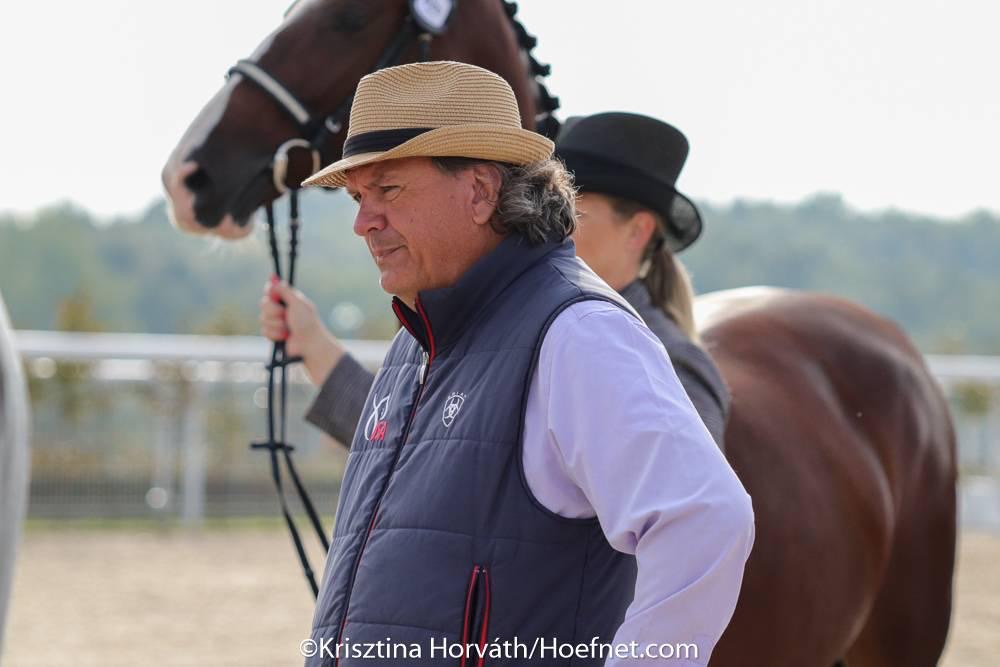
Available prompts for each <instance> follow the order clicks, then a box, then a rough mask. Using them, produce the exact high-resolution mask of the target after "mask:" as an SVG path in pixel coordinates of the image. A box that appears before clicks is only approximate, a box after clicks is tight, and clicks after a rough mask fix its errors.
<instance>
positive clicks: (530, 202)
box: [431, 157, 576, 245]
mask: <svg viewBox="0 0 1000 667" xmlns="http://www.w3.org/2000/svg"><path fill="white" fill-rule="evenodd" d="M431 159H432V160H433V161H434V164H435V165H437V167H438V168H439V169H441V170H442V171H444V172H445V173H449V174H454V173H458V172H460V171H463V170H465V169H469V168H470V167H473V166H475V165H477V164H489V165H492V166H494V167H496V169H497V170H498V171H499V172H500V178H501V184H500V194H499V197H498V200H497V202H496V212H495V213H494V214H493V219H492V220H491V221H490V224H491V225H492V227H493V229H494V230H496V232H497V233H498V234H502V235H505V236H506V235H507V234H520V235H521V236H523V237H524V238H526V239H527V240H528V242H529V243H531V244H532V245H537V244H540V243H544V242H546V241H548V242H555V243H558V242H560V241H563V240H564V239H566V238H568V237H569V236H570V235H571V234H572V233H573V231H574V230H575V229H576V191H575V190H574V189H573V177H572V176H571V175H570V174H569V172H567V171H566V168H565V167H564V166H563V164H562V163H561V162H559V161H558V160H553V159H548V160H543V161H541V162H533V163H531V164H526V165H514V164H508V163H506V162H492V161H489V160H478V159H475V158H464V157H435V158H431Z"/></svg>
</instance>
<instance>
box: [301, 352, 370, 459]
mask: <svg viewBox="0 0 1000 667" xmlns="http://www.w3.org/2000/svg"><path fill="white" fill-rule="evenodd" d="M374 381H375V376H374V375H373V374H372V373H371V371H369V370H368V369H366V368H365V367H364V366H362V365H361V364H360V363H358V360H357V359H355V358H354V357H352V356H351V355H349V354H346V353H345V354H344V356H343V357H341V358H340V361H338V362H337V365H336V366H334V367H333V370H332V371H330V374H329V375H327V376H326V380H324V381H323V386H322V387H320V390H319V393H318V394H316V398H315V399H313V402H312V405H310V406H309V410H307V411H306V421H308V422H309V423H311V424H312V425H314V426H316V427H318V428H319V429H320V430H322V431H324V432H326V433H327V434H328V435H330V436H333V437H334V438H336V439H337V440H338V441H339V442H340V443H341V444H343V445H344V446H345V447H350V446H351V440H352V439H353V438H354V431H355V429H357V427H358V421H360V420H361V413H362V412H363V411H364V408H365V399H366V398H367V397H368V391H369V390H370V389H371V386H372V382H374Z"/></svg>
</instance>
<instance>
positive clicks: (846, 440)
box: [697, 289, 956, 667]
mask: <svg viewBox="0 0 1000 667" xmlns="http://www.w3.org/2000/svg"><path fill="white" fill-rule="evenodd" d="M697 308H698V312H699V315H703V314H704V316H703V317H704V319H702V317H699V323H700V324H703V326H702V327H701V329H702V335H703V337H704V340H705V344H706V345H707V346H708V348H709V350H710V351H711V353H712V356H713V358H714V359H715V361H716V362H717V363H718V365H719V367H720V369H721V370H722V373H723V376H724V377H725V379H726V381H727V382H728V383H729V385H730V388H731V390H732V394H733V403H732V411H731V414H730V418H729V423H728V426H727V430H726V445H725V446H726V456H727V458H728V459H729V461H730V463H731V464H732V465H733V468H734V469H735V470H736V472H737V474H738V475H739V477H740V479H741V480H742V482H743V484H744V485H745V486H746V488H747V489H748V491H749V493H750V495H751V497H752V498H753V503H754V512H755V515H756V528H757V537H756V542H755V545H754V549H753V552H752V554H751V556H750V559H749V561H748V563H747V569H746V574H745V577H744V581H743V589H742V591H741V595H740V600H739V603H738V605H737V608H736V612H735V614H734V616H733V620H732V622H731V623H730V625H729V627H728V629H727V630H726V633H725V634H724V635H723V638H722V640H721V641H720V643H719V645H718V647H717V649H716V652H715V654H714V656H713V659H712V664H713V665H721V666H729V665H734V666H736V665H739V666H740V667H752V666H754V665H760V666H761V667H764V666H767V667H782V666H785V665H788V666H789V667H792V666H796V667H801V666H804V665H832V664H833V663H834V661H835V660H836V659H840V658H844V659H845V661H846V663H847V665H849V666H850V667H856V666H858V665H861V666H867V665H872V666H875V665H878V666H885V667H889V666H890V665H907V666H914V667H916V666H920V665H934V664H936V663H937V660H938V657H939V656H940V654H941V651H942V649H943V647H944V642H945V638H946V635H947V631H948V625H949V619H950V613H951V590H952V572H953V567H954V556H955V530H956V516H955V502H956V500H955V474H956V470H955V438H954V433H953V431H952V427H951V421H950V418H949V415H948V408H947V405H946V404H945V401H944V398H943V397H942V395H941V392H940V391H939V389H938V387H937V385H936V383H935V381H934V379H933V378H932V377H931V375H930V373H929V372H928V370H927V367H926V365H925V364H924V361H923V358H922V357H921V355H920V354H919V353H918V352H917V351H916V350H915V349H914V348H913V346H912V345H911V344H910V342H909V340H908V339H907V338H906V336H905V335H904V334H903V333H902V332H901V331H900V330H899V329H898V328H897V327H896V326H894V325H893V324H891V323H889V322H887V321H886V320H884V319H882V318H880V317H878V316H876V315H874V314H873V313H871V312H869V311H867V310H865V309H863V308H861V307H859V306H856V305H854V304H851V303H848V302H846V301H843V300H840V299H836V298H833V297H828V296H821V295H816V294H805V293H797V292H791V291H782V290H771V289H742V290H731V291H728V292H720V293H716V294H711V295H706V296H705V297H701V298H700V299H699V303H698V307H697Z"/></svg>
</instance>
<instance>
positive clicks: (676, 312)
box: [639, 237, 701, 345]
mask: <svg viewBox="0 0 1000 667" xmlns="http://www.w3.org/2000/svg"><path fill="white" fill-rule="evenodd" d="M647 252H649V256H648V257H647V258H646V260H645V261H644V262H643V264H642V268H643V269H646V270H645V272H643V271H642V270H640V271H639V277H640V278H641V279H642V282H643V284H644V285H646V289H647V290H649V296H650V298H651V299H652V301H653V304H654V305H655V306H657V307H659V308H661V309H662V310H663V312H664V313H666V315H667V317H669V318H670V319H672V320H673V321H674V322H676V323H677V326H678V327H680V329H681V331H683V332H684V334H685V335H686V336H687V337H688V338H690V339H691V341H692V342H694V343H697V344H699V345H700V344H701V338H700V337H699V336H698V330H697V329H696V328H695V324H694V289H693V287H692V286H691V276H690V274H688V271H687V269H686V268H684V265H683V264H681V261H680V260H679V259H677V256H676V255H675V254H674V253H672V252H671V251H670V249H669V248H667V245H666V243H664V242H663V238H662V237H661V238H659V239H656V238H655V237H654V239H653V240H652V241H650V242H649V246H648V247H647Z"/></svg>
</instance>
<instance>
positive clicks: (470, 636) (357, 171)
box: [306, 63, 753, 665]
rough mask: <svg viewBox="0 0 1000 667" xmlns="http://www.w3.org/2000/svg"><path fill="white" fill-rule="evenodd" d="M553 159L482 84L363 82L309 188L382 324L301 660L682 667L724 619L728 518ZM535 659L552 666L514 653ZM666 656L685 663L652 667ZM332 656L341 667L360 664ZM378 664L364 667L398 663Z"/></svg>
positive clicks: (490, 82) (690, 428)
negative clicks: (377, 294) (352, 244)
mask: <svg viewBox="0 0 1000 667" xmlns="http://www.w3.org/2000/svg"><path fill="white" fill-rule="evenodd" d="M552 148H553V146H552V144H551V142H549V141H548V140H547V139H544V138H542V137H541V136H539V135H537V134H535V133H533V132H528V131H526V130H523V129H521V128H520V115H519V113H518V109H517V104H516V101H515V100H514V96H513V93H512V92H511V90H510V88H509V86H508V85H507V84H506V83H505V82H504V81H503V80H502V79H501V78H500V77H498V76H496V75H494V74H492V73H489V72H487V71H485V70H482V69H479V68H476V67H473V66H469V65H461V64H458V63H422V64H414V65H404V66H401V67H394V68H389V69H386V70H382V71H379V72H376V73H375V74H371V75H369V76H367V77H365V78H364V79H362V81H361V83H360V85H359V87H358V90H357V93H356V97H355V101H354V106H353V108H352V112H351V122H350V129H349V131H348V139H347V142H346V143H345V147H344V159H343V160H340V161H338V162H336V163H334V164H333V165H330V166H329V167H327V168H326V169H324V170H322V171H321V172H319V173H318V174H316V175H315V176H313V177H312V178H310V179H309V180H308V181H307V182H306V184H316V185H325V186H329V187H345V188H346V189H347V191H348V192H349V193H350V194H351V196H352V197H354V198H355V200H357V201H358V203H359V210H358V214H357V218H356V220H355V223H354V229H355V232H356V233H357V234H359V235H360V236H362V237H364V239H365V241H366V243H367V245H368V248H369V250H370V252H371V254H372V256H373V258H374V259H375V262H376V264H377V266H378V268H379V271H380V281H381V285H382V287H383V289H385V290H386V291H387V292H389V293H390V294H392V295H393V297H394V298H393V310H394V311H395V313H396V315H397V317H398V318H399V320H400V322H401V324H402V325H403V330H401V331H400V333H399V334H398V335H397V336H396V338H395V339H394V341H393V343H392V346H391V348H390V351H389V353H388V354H387V356H386V360H385V363H384V365H383V367H382V368H381V369H380V371H379V373H378V375H377V376H376V378H375V380H374V384H373V385H372V387H371V390H370V391H368V392H367V398H366V400H365V408H364V413H363V415H362V419H361V421H360V423H359V424H358V427H357V431H356V433H355V434H354V437H353V441H352V444H351V450H350V454H349V457H348V466H347V471H346V473H345V477H344V481H343V484H342V487H341V494H340V503H339V507H338V511H337V521H336V528H335V531H334V538H333V541H332V545H331V550H330V553H329V556H328V558H327V563H326V572H325V576H324V580H323V588H322V590H321V592H320V596H319V599H318V601H317V606H316V613H315V616H314V621H313V633H312V639H313V640H314V641H315V642H316V645H317V646H320V647H322V646H330V645H331V644H332V645H333V646H334V647H336V645H337V644H342V645H345V646H346V645H348V644H350V645H353V646H358V645H366V644H371V643H375V642H387V643H389V644H391V645H393V646H400V645H406V646H419V647H421V649H422V654H421V658H420V664H438V663H441V664H445V663H447V664H454V660H455V657H454V655H453V654H449V655H448V656H445V655H443V654H442V653H441V652H440V651H441V647H442V646H443V645H444V644H445V643H449V645H453V644H455V643H461V644H463V645H466V644H468V645H474V646H475V647H478V648H479V649H480V650H486V651H491V650H492V651H495V650H496V649H497V647H498V646H499V645H502V644H503V642H507V645H506V646H505V647H504V651H505V653H500V654H497V653H495V652H491V653H490V654H489V655H490V658H489V663H490V664H511V665H513V664H534V663H536V662H537V663H538V664H556V663H558V664H565V663H566V662H567V654H566V651H567V650H568V651H570V652H572V654H573V655H574V656H575V658H574V660H573V664H581V665H597V664H604V663H605V661H606V662H607V664H609V665H618V664H625V663H626V662H631V660H630V659H629V658H627V657H625V656H624V655H623V654H622V652H621V650H620V649H619V650H618V652H617V656H618V657H610V658H609V657H608V655H609V654H608V653H607V649H605V648H603V647H601V646H600V645H601V644H602V643H606V642H611V641H612V638H613V639H614V643H615V644H617V645H619V646H624V647H625V648H626V653H628V649H629V648H630V647H629V642H636V644H635V646H634V647H631V653H628V655H629V657H631V658H633V659H634V658H635V657H636V656H637V652H645V651H648V650H649V649H650V645H653V652H654V653H656V651H657V647H659V653H658V655H659V657H660V658H661V659H660V660H651V661H650V664H657V663H658V662H660V663H662V664H673V665H685V664H687V665H695V664H705V663H706V662H707V660H708V657H709V655H710V653H711V649H712V646H713V645H714V643H715V642H716V641H717V640H718V638H719V636H720V635H721V633H722V630H723V629H724V628H725V626H726V624H727V623H728V620H729V618H730V616H731V614H732V611H733V608H734V606H735V604H736V598H737V595H738V592H739V585H740V580H741V577H742V572H743V565H744V562H745V560H746V557H747V556H748V554H749V551H750V547H751V544H752V539H753V516H752V510H751V507H750V502H749V498H748V496H747V495H746V493H745V492H744V490H743V488H742V486H741V485H740V483H739V481H738V480H737V479H736V477H735V475H734V474H733V472H732V470H731V469H730V468H729V466H728V464H727V463H726V461H725V459H724V458H723V457H722V454H721V453H720V451H719V449H718V448H717V447H716V446H715V444H714V443H713V442H712V439H711V436H710V435H709V433H708V431H707V430H706V428H705V426H704V424H703V423H702V421H701V420H700V419H699V417H698V415H697V413H696V412H695V410H694V408H693V406H692V405H691V402H690V400H689V399H688V398H687V396H686V394H685V393H684V391H683V389H682V387H681V385H680V383H679V381H678V379H677V376H676V374H675V373H674V371H673V369H672V367H671V365H670V362H669V359H668V357H667V355H666V353H665V351H664V349H663V347H662V345H661V344H660V342H659V341H658V340H657V338H656V337H655V336H654V335H653V334H652V333H651V332H650V331H649V329H648V328H646V326H645V325H644V324H643V323H642V321H641V319H640V318H639V317H638V315H637V314H636V313H635V311H634V310H632V309H631V307H630V306H629V305H628V304H627V302H626V301H625V300H624V299H622V298H621V297H620V296H619V295H618V294H617V293H616V292H614V291H613V290H612V289H610V288H609V287H608V286H607V285H606V284H605V283H603V282H602V281H601V280H600V279H598V278H597V276H596V275H595V274H594V273H593V272H592V271H590V270H589V269H588V268H587V267H586V265H584V264H583V263H582V262H581V261H580V260H578V259H577V258H576V257H575V255H574V247H573V243H572V241H571V240H569V236H570V235H571V233H572V232H573V230H574V227H575V224H576V219H575V211H574V192H573V189H572V187H571V181H570V177H569V175H568V174H567V173H566V171H565V170H564V168H563V167H562V165H561V164H560V163H559V162H557V161H555V160H552V159H551V158H550V156H551V154H552ZM307 364H309V360H308V357H307ZM331 367H332V366H331ZM307 370H309V372H310V374H311V375H312V377H313V378H314V379H317V378H319V379H322V377H323V373H324V371H325V372H329V370H330V367H327V368H326V369H323V368H319V367H316V366H313V367H308V366H307ZM536 640H540V641H542V642H543V646H549V647H552V649H551V650H550V651H549V652H548V653H546V654H541V655H540V654H538V653H536V654H535V655H534V657H533V659H528V657H527V655H522V654H519V653H517V646H518V645H521V646H524V647H527V648H530V647H532V646H535V648H536V649H537V648H538V644H537V643H536ZM511 642H514V644H513V645H511ZM672 643H677V644H686V645H688V646H689V647H693V648H687V649H684V651H685V652H686V653H687V655H688V659H680V660H676V659H675V660H670V661H669V662H665V661H664V660H663V659H665V658H666V657H668V656H676V654H674V653H672V652H671V647H670V646H669V645H670V644H672ZM435 646H437V647H438V652H437V653H435V652H434V650H435ZM556 647H558V648H556ZM588 647H590V649H588ZM527 648H526V649H525V650H527ZM345 650H347V651H348V657H341V658H340V659H339V664H341V665H352V664H362V663H361V662H360V660H361V658H360V657H358V656H357V655H356V654H355V653H351V652H350V651H349V649H344V648H342V649H341V651H342V653H341V655H343V651H345ZM588 650H589V651H590V652H588ZM556 654H558V655H556ZM393 655H394V656H395V658H386V659H384V660H383V661H382V664H405V663H407V662H408V661H407V660H406V659H404V657H403V656H400V655H399V654H396V653H394V654H393ZM409 657H411V658H412V654H410V655H409ZM473 659H476V664H482V661H481V660H478V656H476V655H475V653H473V654H472V656H471V657H468V658H466V659H462V660H461V661H460V664H466V662H468V664H472V660H473ZM605 659H607V660H605ZM309 662H310V664H334V663H336V662H337V659H335V658H332V657H330V653H326V654H322V652H320V653H316V654H315V655H314V656H313V657H311V658H310V659H309ZM409 662H410V664H412V660H410V661H409Z"/></svg>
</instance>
